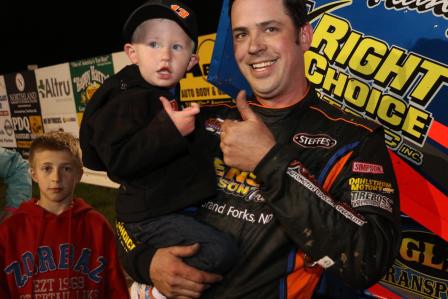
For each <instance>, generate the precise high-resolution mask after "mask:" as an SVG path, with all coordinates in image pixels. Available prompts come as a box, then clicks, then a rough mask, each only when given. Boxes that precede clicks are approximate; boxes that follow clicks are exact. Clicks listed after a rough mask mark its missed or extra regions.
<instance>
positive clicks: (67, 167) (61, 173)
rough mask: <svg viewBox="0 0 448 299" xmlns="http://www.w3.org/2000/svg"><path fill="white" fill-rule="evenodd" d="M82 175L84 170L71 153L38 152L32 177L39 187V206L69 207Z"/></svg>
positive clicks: (35, 156)
mask: <svg viewBox="0 0 448 299" xmlns="http://www.w3.org/2000/svg"><path fill="white" fill-rule="evenodd" d="M81 175H82V169H80V167H79V164H77V163H76V160H75V158H74V157H73V155H72V154H71V153H70V152H69V151H66V150H63V151H52V150H42V151H38V152H36V153H35V155H34V165H32V168H31V176H32V178H33V180H34V181H35V182H36V183H37V184H38V185H39V190H40V200H39V205H41V206H42V207H44V208H45V207H52V208H54V207H56V206H58V205H61V206H67V205H69V204H70V203H71V202H72V199H73V192H74V190H75V186H76V184H77V183H79V181H80V180H81Z"/></svg>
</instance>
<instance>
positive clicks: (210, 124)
mask: <svg viewBox="0 0 448 299" xmlns="http://www.w3.org/2000/svg"><path fill="white" fill-rule="evenodd" d="M223 122H224V120H222V119H220V118H209V119H207V120H206V121H205V129H206V130H207V131H209V132H212V133H214V134H216V135H220V134H221V124H222V123H223Z"/></svg>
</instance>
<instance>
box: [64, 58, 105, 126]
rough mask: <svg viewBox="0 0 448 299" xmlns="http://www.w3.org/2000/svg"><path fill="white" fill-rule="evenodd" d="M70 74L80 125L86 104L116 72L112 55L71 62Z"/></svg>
mask: <svg viewBox="0 0 448 299" xmlns="http://www.w3.org/2000/svg"><path fill="white" fill-rule="evenodd" d="M70 74H71V77H72V84H73V94H74V97H75V105H76V112H77V116H78V122H79V123H78V125H79V124H80V123H81V118H82V114H83V112H84V110H85V108H86V104H87V103H88V102H89V100H90V99H91V98H92V96H93V94H94V93H95V91H96V90H97V89H98V88H99V87H100V86H101V85H102V84H103V82H104V80H106V79H107V78H109V77H110V76H111V75H113V74H114V67H113V63H112V55H104V56H98V57H93V58H89V59H83V60H79V61H75V62H70Z"/></svg>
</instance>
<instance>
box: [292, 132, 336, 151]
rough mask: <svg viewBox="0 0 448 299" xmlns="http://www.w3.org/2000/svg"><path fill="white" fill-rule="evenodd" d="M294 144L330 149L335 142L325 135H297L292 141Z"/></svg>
mask: <svg viewBox="0 0 448 299" xmlns="http://www.w3.org/2000/svg"><path fill="white" fill-rule="evenodd" d="M292 140H293V141H294V142H295V143H297V144H298V145H300V146H302V147H307V148H310V147H323V148H332V147H333V146H335V145H336V144H337V141H336V140H335V139H333V138H331V137H330V136H328V135H325V134H316V135H311V134H307V133H297V134H296V135H294V137H293V139H292Z"/></svg>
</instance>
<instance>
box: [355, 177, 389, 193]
mask: <svg viewBox="0 0 448 299" xmlns="http://www.w3.org/2000/svg"><path fill="white" fill-rule="evenodd" d="M348 183H349V185H350V190H351V191H381V192H385V193H394V192H395V190H394V189H393V188H392V184H391V183H389V182H385V181H380V180H372V179H366V178H350V179H349V181H348Z"/></svg>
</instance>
